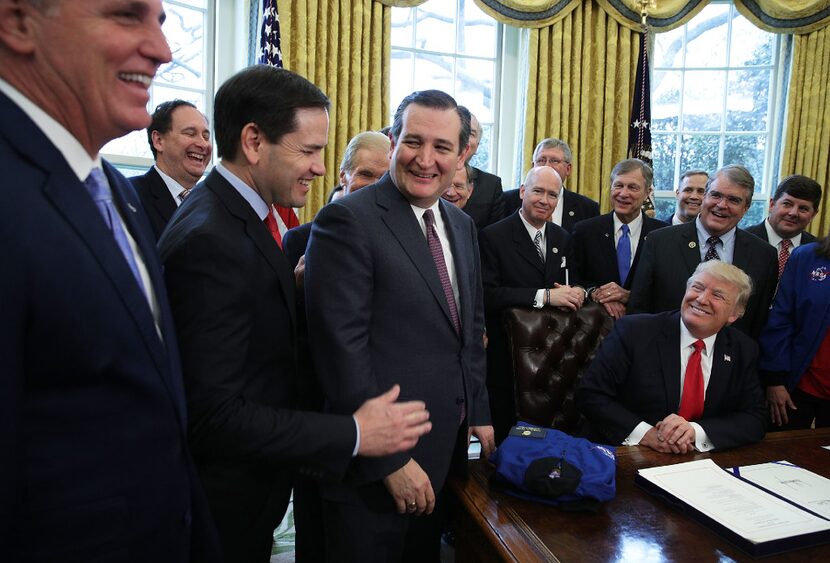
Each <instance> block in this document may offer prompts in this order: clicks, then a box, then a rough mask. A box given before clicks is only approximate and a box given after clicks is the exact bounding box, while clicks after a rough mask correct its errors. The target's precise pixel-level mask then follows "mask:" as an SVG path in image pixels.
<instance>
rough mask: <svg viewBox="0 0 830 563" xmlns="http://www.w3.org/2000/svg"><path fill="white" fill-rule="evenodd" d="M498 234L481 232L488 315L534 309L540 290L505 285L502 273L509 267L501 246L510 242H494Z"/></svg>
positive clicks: (482, 271)
mask: <svg viewBox="0 0 830 563" xmlns="http://www.w3.org/2000/svg"><path fill="white" fill-rule="evenodd" d="M497 234H498V233H493V231H492V230H490V229H485V230H483V231H482V232H481V236H480V239H479V247H480V251H481V280H482V283H483V285H484V308H485V310H486V311H487V313H488V314H498V313H499V312H500V311H503V310H504V309H505V308H507V307H532V306H533V298H534V296H535V295H536V291H537V290H538V289H539V288H529V287H506V286H505V285H504V283H505V282H504V279H503V276H502V272H503V271H504V269H505V268H506V267H507V265H506V264H504V263H503V260H502V253H501V252H500V251H499V245H500V244H502V245H503V244H508V243H509V241H504V240H503V241H497V240H493V238H494V236H495V235H497Z"/></svg>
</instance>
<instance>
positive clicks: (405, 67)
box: [389, 10, 415, 123]
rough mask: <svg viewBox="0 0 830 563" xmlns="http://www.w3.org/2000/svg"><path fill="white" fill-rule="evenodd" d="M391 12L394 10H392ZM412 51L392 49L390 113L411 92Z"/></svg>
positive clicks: (412, 88) (393, 111)
mask: <svg viewBox="0 0 830 563" xmlns="http://www.w3.org/2000/svg"><path fill="white" fill-rule="evenodd" d="M392 11H393V12H394V11H395V10H392ZM412 65H413V61H412V53H407V52H406V51H395V50H393V51H392V63H391V67H392V80H390V85H389V86H390V95H391V98H390V99H391V100H392V105H391V107H390V108H389V110H390V111H391V112H392V115H394V114H395V110H396V109H397V107H398V105H399V104H400V103H401V100H403V99H404V97H405V96H408V95H409V94H411V93H412V91H413V90H415V88H414V87H413V86H412ZM390 123H391V120H390Z"/></svg>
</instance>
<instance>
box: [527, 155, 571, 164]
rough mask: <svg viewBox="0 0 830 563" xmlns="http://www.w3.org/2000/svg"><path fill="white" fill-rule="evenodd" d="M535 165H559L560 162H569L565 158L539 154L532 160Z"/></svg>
mask: <svg viewBox="0 0 830 563" xmlns="http://www.w3.org/2000/svg"><path fill="white" fill-rule="evenodd" d="M533 164H535V165H536V166H559V165H560V164H570V162H568V161H567V160H559V159H558V158H549V157H544V156H541V157H539V158H537V159H536V160H534V161H533Z"/></svg>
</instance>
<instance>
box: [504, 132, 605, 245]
mask: <svg viewBox="0 0 830 563" xmlns="http://www.w3.org/2000/svg"><path fill="white" fill-rule="evenodd" d="M533 166H550V167H551V168H553V169H554V170H556V172H557V173H558V174H559V177H560V178H562V184H563V185H562V193H561V194H560V197H559V204H558V205H557V206H556V209H555V210H554V212H553V216H552V218H551V221H552V222H553V223H554V224H555V225H559V226H561V227H562V228H563V229H565V230H566V231H568V232H569V233H573V228H574V225H576V224H577V223H578V222H580V221H583V220H585V219H590V218H592V217H597V216H598V215H599V205H598V204H597V202H596V201H594V200H593V199H591V198H589V197H586V196H584V195H582V194H579V193H576V192H575V191H571V190H568V188H567V187H566V186H565V184H567V182H568V178H569V177H570V175H571V170H572V168H573V153H572V152H571V147H570V146H568V143H566V142H565V141H563V140H562V139H555V138H552V137H551V138H547V139H542V140H541V141H539V144H537V145H536V148H535V149H534V150H533ZM520 207H521V198H520V197H519V190H508V191H506V192H504V208H505V209H504V211H505V217H508V216H510V215H512V214H513V213H514V212H515V211H516V210H517V209H519V208H520Z"/></svg>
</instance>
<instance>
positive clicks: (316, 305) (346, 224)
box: [305, 202, 410, 482]
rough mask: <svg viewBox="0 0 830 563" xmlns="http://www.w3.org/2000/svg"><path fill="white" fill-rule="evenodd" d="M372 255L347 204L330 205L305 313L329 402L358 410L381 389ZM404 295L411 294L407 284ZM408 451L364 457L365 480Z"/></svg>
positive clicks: (311, 257) (391, 467)
mask: <svg viewBox="0 0 830 563" xmlns="http://www.w3.org/2000/svg"><path fill="white" fill-rule="evenodd" d="M373 259H374V257H373V255H372V249H371V243H370V240H369V237H368V234H367V232H366V230H365V229H364V228H362V226H361V224H360V221H359V219H358V218H357V217H355V216H354V214H353V213H352V212H351V211H350V210H349V209H347V208H346V207H345V206H343V205H339V204H338V203H337V202H333V203H331V204H329V205H327V206H325V207H324V208H323V209H322V210H321V211H320V213H319V214H318V215H317V217H316V218H315V220H314V224H313V226H312V229H311V239H310V241H309V245H308V249H307V250H306V273H305V291H306V312H307V317H308V329H309V334H310V335H311V338H310V344H311V351H312V356H313V359H314V367H315V370H316V372H317V374H318V377H319V378H320V383H321V385H322V387H323V391H324V393H325V396H326V399H327V404H328V405H329V407H330V408H331V409H332V410H333V411H334V412H338V413H349V412H353V411H355V410H356V409H357V408H358V407H359V406H360V405H361V404H362V403H363V402H364V401H366V400H367V399H370V398H372V397H375V396H377V395H379V394H380V393H381V392H384V391H387V389H380V388H379V387H378V382H377V379H376V377H375V372H374V366H373V365H372V352H371V348H370V345H371V343H370V341H369V336H370V328H371V323H372V314H373V297H374V296H373V277H374V276H373ZM400 290H401V291H406V287H405V286H402V287H401V288H400ZM409 459H410V456H409V455H408V454H407V453H399V454H394V455H389V456H386V457H379V458H365V459H363V460H362V463H361V468H362V470H363V471H364V474H363V475H361V476H360V477H359V478H360V480H361V481H365V482H372V481H378V480H380V479H382V478H383V477H385V476H387V475H389V474H391V473H393V472H394V471H396V470H398V469H400V468H401V467H403V466H404V465H405V464H406V463H407V462H408V461H409Z"/></svg>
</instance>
